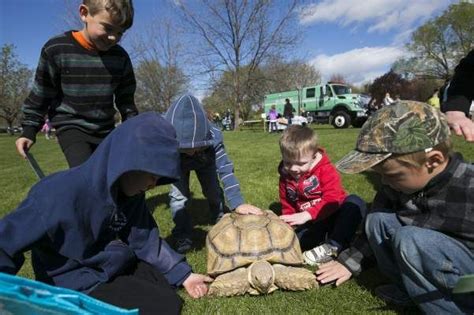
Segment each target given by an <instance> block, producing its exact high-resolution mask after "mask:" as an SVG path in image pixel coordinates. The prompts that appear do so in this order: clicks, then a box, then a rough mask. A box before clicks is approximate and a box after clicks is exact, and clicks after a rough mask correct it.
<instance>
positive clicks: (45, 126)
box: [41, 119, 52, 140]
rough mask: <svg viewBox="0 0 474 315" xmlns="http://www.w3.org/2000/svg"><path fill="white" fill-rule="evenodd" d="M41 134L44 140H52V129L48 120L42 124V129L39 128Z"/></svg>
mask: <svg viewBox="0 0 474 315" xmlns="http://www.w3.org/2000/svg"><path fill="white" fill-rule="evenodd" d="M41 132H43V133H44V137H45V138H46V140H49V139H51V138H52V127H51V122H50V121H49V119H46V121H45V122H44V124H43V127H42V128H41Z"/></svg>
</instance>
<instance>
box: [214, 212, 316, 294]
mask: <svg viewBox="0 0 474 315" xmlns="http://www.w3.org/2000/svg"><path fill="white" fill-rule="evenodd" d="M206 247H207V273H208V274H209V275H210V276H211V277H214V278H215V279H214V281H213V282H212V283H211V285H210V287H209V293H208V294H209V295H211V296H233V295H243V294H245V293H249V294H252V295H259V294H268V293H271V292H273V291H275V290H277V289H278V288H280V289H284V290H292V291H302V290H307V289H311V288H317V287H318V282H317V281H316V276H315V275H314V274H313V273H312V272H311V271H309V270H308V269H305V268H303V267H301V266H302V265H303V258H302V254H301V248H300V244H299V241H298V238H297V237H296V234H295V232H294V231H293V229H292V228H291V227H290V226H289V225H288V224H286V223H285V222H283V221H282V220H281V219H280V218H279V217H278V216H277V215H276V214H275V213H273V212H272V211H269V210H267V211H264V214H263V215H250V214H247V215H241V214H238V213H235V212H233V213H227V214H225V215H224V216H223V217H222V218H221V220H220V221H219V222H218V223H217V224H216V225H215V226H214V227H213V228H212V229H211V230H210V231H209V233H208V234H207V237H206Z"/></svg>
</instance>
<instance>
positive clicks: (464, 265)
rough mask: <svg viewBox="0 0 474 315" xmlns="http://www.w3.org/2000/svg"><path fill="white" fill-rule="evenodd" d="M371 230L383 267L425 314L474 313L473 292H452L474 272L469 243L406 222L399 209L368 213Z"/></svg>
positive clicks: (472, 256)
mask: <svg viewBox="0 0 474 315" xmlns="http://www.w3.org/2000/svg"><path fill="white" fill-rule="evenodd" d="M380 211H384V210H380ZM365 231H366V234H367V238H368V240H369V244H370V247H371V248H372V250H373V252H374V254H375V257H376V259H377V264H378V267H379V269H380V271H381V272H382V273H384V274H385V275H387V276H388V277H389V278H390V279H391V280H392V281H393V282H394V283H395V284H397V285H398V286H399V287H400V288H404V289H405V290H406V291H407V293H408V295H409V296H410V298H411V299H412V300H413V301H414V302H415V303H416V304H417V305H418V307H419V308H420V309H421V310H422V311H423V312H424V313H427V314H440V313H445V314H459V313H464V312H468V311H469V310H470V312H471V313H472V312H473V310H474V295H473V294H454V295H453V294H452V293H451V292H452V289H453V287H454V286H455V284H456V283H457V281H458V279H459V277H460V276H462V275H465V274H470V273H474V255H473V253H472V252H471V251H470V250H469V249H468V248H467V247H466V246H465V245H463V244H462V243H461V242H459V241H457V240H455V239H454V238H451V237H449V236H447V235H446V234H443V233H440V232H437V231H434V230H429V229H424V228H420V227H416V226H411V225H402V224H401V222H400V221H399V220H398V218H397V216H396V214H395V213H393V212H373V213H370V214H368V215H367V220H366V224H365Z"/></svg>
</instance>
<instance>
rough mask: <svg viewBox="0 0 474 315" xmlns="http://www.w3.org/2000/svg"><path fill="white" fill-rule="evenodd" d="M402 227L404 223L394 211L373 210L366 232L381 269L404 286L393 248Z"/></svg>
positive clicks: (366, 222)
mask: <svg viewBox="0 0 474 315" xmlns="http://www.w3.org/2000/svg"><path fill="white" fill-rule="evenodd" d="M381 211H383V210H381ZM401 227H402V224H401V223H400V221H399V220H398V218H397V216H396V214H395V213H393V212H372V213H369V214H368V215H367V218H366V221H365V233H366V235H367V240H368V241H369V244H370V248H371V249H372V251H373V252H374V255H375V258H376V260H377V266H378V268H379V270H380V271H381V272H382V273H383V274H385V275H386V276H387V277H389V278H390V280H391V281H392V282H394V283H395V284H396V285H398V286H399V287H400V288H403V287H404V286H403V282H402V279H401V277H400V269H399V267H398V265H397V263H396V260H395V256H394V254H393V249H392V239H393V237H394V236H395V233H396V232H397V230H398V229H400V228H401Z"/></svg>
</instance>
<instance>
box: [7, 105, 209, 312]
mask: <svg viewBox="0 0 474 315" xmlns="http://www.w3.org/2000/svg"><path fill="white" fill-rule="evenodd" d="M179 174H180V170H179V153H178V142H177V141H176V133H175V131H174V129H173V127H172V126H171V124H169V123H168V122H167V121H166V120H165V119H163V118H162V117H161V116H160V115H158V114H155V113H144V114H141V115H139V116H137V117H134V118H132V119H129V120H127V121H126V122H124V123H123V124H121V125H120V126H118V127H117V128H116V129H115V130H114V131H112V132H111V133H110V135H109V136H108V137H107V138H106V139H104V141H103V142H102V143H101V144H100V145H99V147H98V148H97V150H95V152H94V153H93V154H92V155H91V157H90V159H88V160H87V161H86V162H84V163H83V164H81V165H79V166H78V167H74V168H71V169H69V170H66V171H62V172H58V173H56V174H53V175H50V176H48V177H46V178H45V179H43V180H41V181H40V182H39V183H38V184H36V185H35V186H33V188H31V190H30V192H29V194H28V196H27V197H26V199H25V200H24V201H23V202H22V203H21V204H20V205H19V206H18V208H17V209H16V210H15V211H13V212H11V213H10V214H7V215H6V216H5V217H3V218H2V219H1V220H0V272H5V273H9V274H16V273H17V272H18V271H19V270H20V268H21V266H22V265H23V263H24V261H25V258H24V253H25V252H26V251H29V250H30V249H31V252H32V255H31V256H32V265H33V270H34V273H35V276H36V280H38V281H42V282H45V283H48V284H52V285H54V286H58V287H64V288H68V289H72V290H76V291H80V292H82V293H86V294H88V295H90V296H92V297H94V298H96V299H99V300H101V301H104V302H107V303H110V304H113V305H116V306H119V307H123V308H127V309H133V308H138V309H139V310H140V314H178V313H179V312H180V310H181V306H182V304H183V301H182V299H181V298H180V297H179V296H178V295H177V293H176V291H175V288H176V287H180V286H183V287H184V288H185V289H186V292H187V293H188V294H189V295H190V296H191V297H193V298H198V297H202V296H204V295H205V294H206V293H207V285H206V282H208V281H212V279H210V278H209V277H206V276H203V275H200V274H195V273H193V272H192V270H191V266H190V265H189V264H188V263H187V262H186V259H185V257H183V256H182V255H180V254H178V253H176V252H175V251H173V250H172V249H171V247H170V246H169V245H168V244H167V243H166V242H165V241H164V240H163V239H162V238H161V237H160V232H159V229H158V227H157V225H156V222H155V219H154V218H153V216H152V214H151V212H150V210H149V209H148V208H147V205H146V202H145V191H147V190H150V189H152V188H154V187H155V186H158V185H165V184H169V183H172V182H175V181H177V180H178V177H179ZM25 292H27V291H25ZM38 298H40V297H39V296H38ZM31 311H32V313H34V310H31ZM0 313H2V312H1V311H0Z"/></svg>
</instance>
